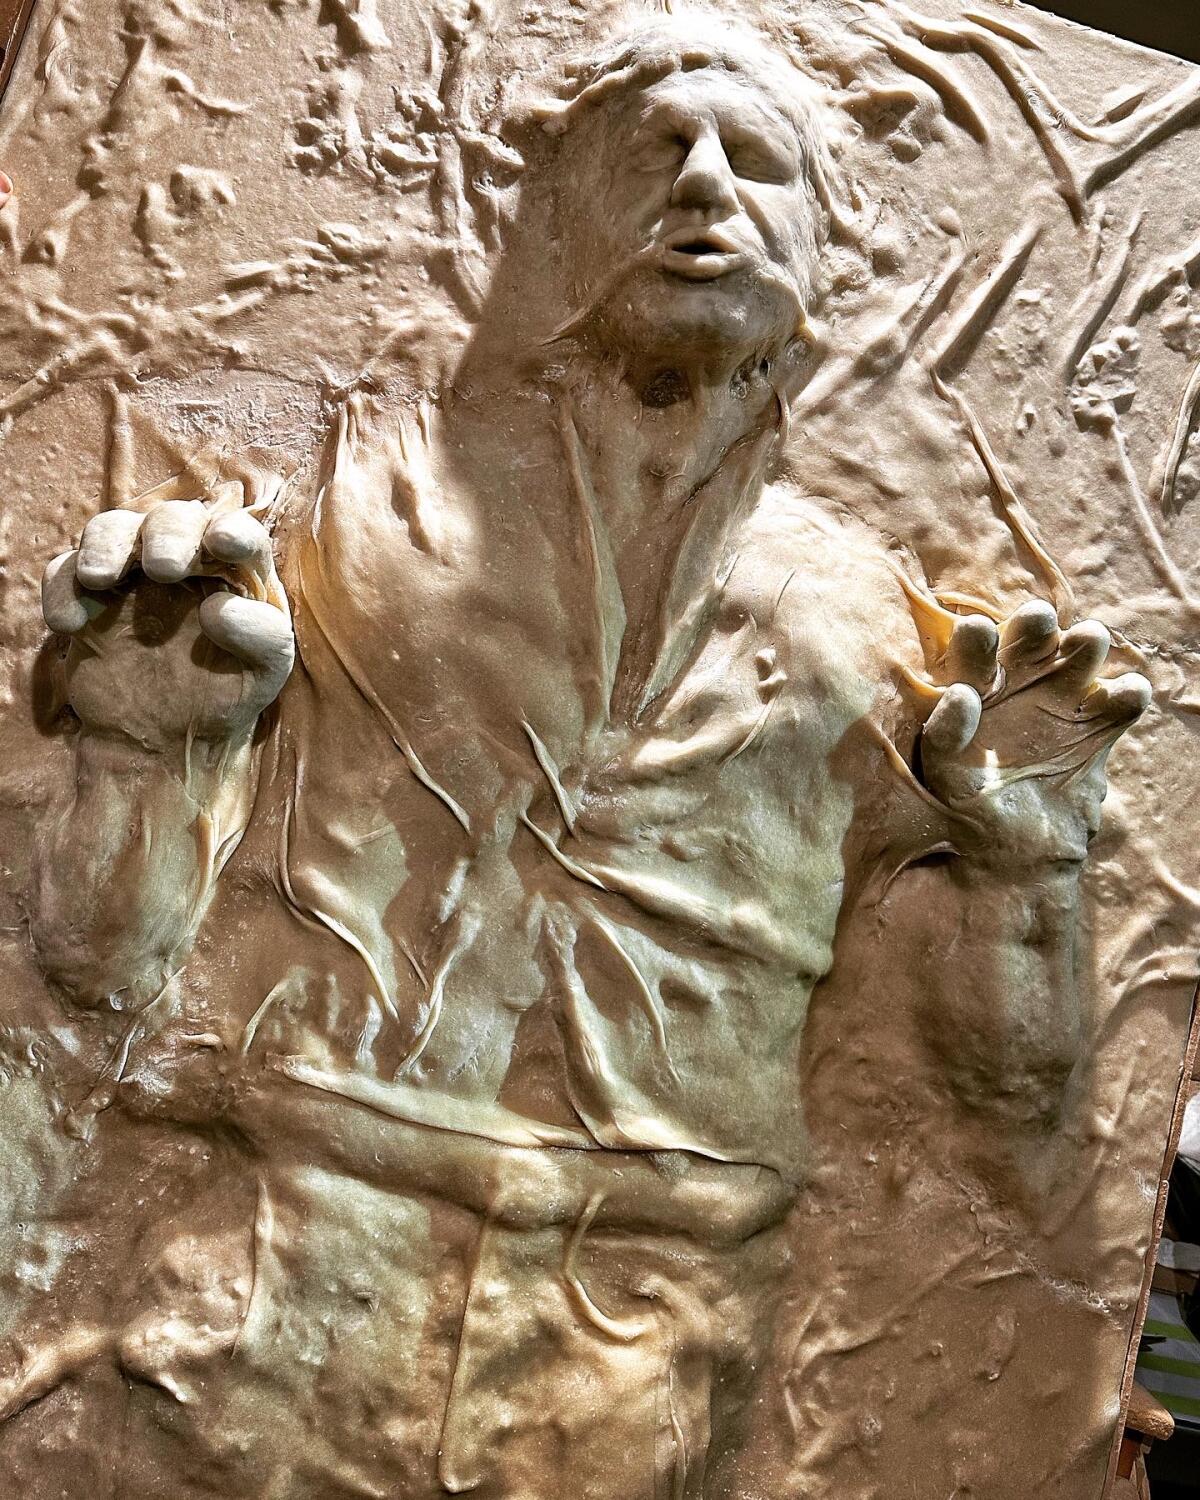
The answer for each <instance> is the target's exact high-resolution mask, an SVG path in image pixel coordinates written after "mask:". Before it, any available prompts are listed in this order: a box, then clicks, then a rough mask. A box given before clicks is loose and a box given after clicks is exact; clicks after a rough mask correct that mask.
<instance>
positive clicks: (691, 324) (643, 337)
mask: <svg viewBox="0 0 1200 1500" xmlns="http://www.w3.org/2000/svg"><path fill="white" fill-rule="evenodd" d="M802 319H803V302H802V299H801V296H800V293H799V290H798V289H797V287H796V286H795V284H794V282H793V281H792V280H791V279H790V278H789V277H787V276H786V275H785V274H784V273H782V272H781V271H779V270H776V269H775V268H774V267H768V266H764V265H762V264H761V263H759V264H755V265H750V266H745V267H741V268H739V269H737V270H733V271H729V272H727V273H726V274H725V275H723V276H719V277H717V278H715V279H713V280H711V281H696V280H691V279H689V278H688V277H686V276H681V275H673V274H671V273H669V272H666V271H664V270H662V268H661V267H660V266H658V265H655V264H653V263H651V264H647V263H644V262H643V263H642V264H637V265H634V266H633V267H631V268H630V270H629V272H628V274H627V275H625V276H622V277H620V278H619V279H617V280H616V281H615V282H614V283H610V284H609V285H608V286H606V287H605V288H604V289H603V292H602V294H601V295H600V296H599V297H598V298H597V299H596V300H595V301H594V302H593V304H592V306H591V308H590V310H589V313H588V315H587V317H586V323H587V327H588V329H589V331H590V332H591V333H592V334H593V336H595V337H597V338H598V339H599V341H600V342H601V344H602V345H603V346H604V347H605V348H606V349H607V350H608V351H609V352H611V353H613V354H616V355H618V356H620V355H625V356H627V357H631V358H633V359H635V360H636V361H638V362H639V363H640V362H644V361H646V360H650V361H653V362H659V361H661V362H663V363H665V364H673V363H677V364H681V365H688V364H694V363H697V362H699V363H712V362H716V363H720V364H726V363H729V362H732V363H735V364H737V363H740V362H741V361H743V360H745V359H748V358H750V357H751V356H754V355H758V356H759V357H763V356H766V355H769V354H771V353H773V352H775V351H777V350H778V349H780V348H782V347H783V346H784V345H785V344H786V343H787V342H788V341H789V340H790V339H791V338H792V337H793V335H794V334H795V332H796V329H797V326H798V324H799V323H800V322H801V321H802Z"/></svg>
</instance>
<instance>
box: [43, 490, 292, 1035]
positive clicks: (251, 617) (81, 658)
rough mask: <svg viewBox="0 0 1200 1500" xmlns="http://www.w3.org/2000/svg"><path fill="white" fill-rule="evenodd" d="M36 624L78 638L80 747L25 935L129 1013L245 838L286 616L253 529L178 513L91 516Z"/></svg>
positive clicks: (81, 995)
mask: <svg viewBox="0 0 1200 1500" xmlns="http://www.w3.org/2000/svg"><path fill="white" fill-rule="evenodd" d="M218 584H223V585H225V586H218ZM232 588H240V589H242V590H244V592H243V593H234V592H232V591H231V589H232ZM43 608H44V612H45V615H46V620H47V623H48V624H49V625H50V627H51V628H52V629H55V630H58V631H59V632H61V633H63V634H65V635H67V636H69V637H70V644H69V648H68V653H67V657H66V662H65V670H66V691H67V699H68V702H69V703H70V705H71V707H72V708H73V709H74V711H75V714H76V716H77V718H78V720H79V733H78V736H77V738H76V742H75V775H74V778H73V785H72V786H71V788H70V789H69V790H68V792H67V793H66V794H65V796H64V797H63V799H62V800H61V802H60V803H59V805H58V806H57V807H55V808H53V809H52V811H51V814H50V817H49V819H48V821H47V826H46V832H45V836H44V838H43V840H42V842H41V844H40V846H39V849H38V852H37V857H36V862H35V879H36V887H35V892H34V903H33V911H32V913H31V931H32V934H33V939H34V943H35V945H36V948H37V951H38V955H39V958H40V960H41V963H42V966H43V968H44V970H45V971H46V973H47V975H48V976H49V977H50V978H51V979H52V980H53V981H54V983H55V984H57V985H58V986H59V987H60V988H61V989H63V990H64V991H66V992H67V993H68V994H69V995H70V996H71V997H72V998H73V999H74V1000H75V1001H76V1002H78V1003H81V1004H85V1005H99V1004H105V1003H108V1004H110V1005H112V1006H113V1008H116V1009H122V1010H136V1009H138V1008H139V1007H141V1006H142V1005H145V1004H147V1003H149V1001H151V1000H153V999H154V997H155V996H156V995H157V994H158V993H159V992H160V991H161V990H162V987H163V985H164V984H165V983H166V982H167V980H168V979H169V978H170V976H171V975H172V974H173V973H175V972H176V971H177V970H178V969H179V967H180V966H181V965H182V963H183V962H184V960H185V958H186V956H187V953H188V950H189V949H190V947H191V945H192V942H193V940H194V938H195V935H196V931H197V929H198V927H199V925H200V922H201V920H202V919H203V917H204V913H205V911H206V910H207V908H208V905H209V902H210V900H211V898H212V894H213V890H214V888H215V884H216V880H217V876H218V875H219V873H220V870H221V868H222V866H223V865H224V863H225V861H226V860H227V859H228V857H229V855H230V854H231V853H232V852H233V850H234V848H236V846H237V843H238V841H239V839H240V838H241V835H242V833H243V832H244V830H245V827H246V823H247V820H248V818H249V812H250V807H251V805H252V801H253V792H254V777H255V755H254V749H253V736H254V727H255V723H256V721H257V718H258V715H259V713H260V712H261V710H262V709H263V708H264V707H265V706H266V705H267V704H268V703H269V702H270V701H271V700H272V699H273V698H274V697H275V695H276V694H277V693H278V691H279V689H280V687H282V684H283V681H284V679H285V678H286V676H287V674H288V671H289V670H290V667H291V663H292V652H293V646H292V634H291V624H290V619H289V616H288V614H287V611H286V600H285V599H284V597H283V594H282V590H281V589H280V587H279V585H278V580H277V578H276V577H275V572H274V567H273V564H272V562H271V553H270V541H269V538H268V537H267V535H266V532H265V531H264V530H263V528H262V527H261V526H260V525H259V524H258V522H257V521H254V520H253V519H252V518H251V517H249V516H248V515H246V514H245V513H244V512H240V511H235V512H221V513H214V511H213V510H212V509H210V508H209V507H207V506H205V505H204V504H203V503H202V502H199V501H175V502H166V503H164V504H161V505H159V506H157V507H156V508H154V509H153V510H152V511H150V512H149V513H148V514H147V515H145V516H142V515H141V514H139V513H136V512H130V511H109V512H106V513H104V514H103V515H101V516H98V517H96V518H95V519H94V520H93V521H92V522H91V523H89V526H88V528H87V529H86V530H85V532H84V536H83V539H82V540H81V543H80V547H79V549H78V551H77V552H73V553H67V554H64V555H63V557H61V558H57V559H55V561H54V562H53V563H52V564H51V565H50V567H49V568H48V569H47V573H46V579H45V582H44V585H43Z"/></svg>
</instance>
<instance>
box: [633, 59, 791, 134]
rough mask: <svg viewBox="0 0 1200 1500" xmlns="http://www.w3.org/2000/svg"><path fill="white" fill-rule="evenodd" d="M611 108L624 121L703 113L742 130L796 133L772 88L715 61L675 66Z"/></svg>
mask: <svg viewBox="0 0 1200 1500" xmlns="http://www.w3.org/2000/svg"><path fill="white" fill-rule="evenodd" d="M615 108H616V112H617V113H618V115H620V116H621V117H622V118H623V119H624V121H625V122H627V123H629V124H640V123H641V122H642V121H645V120H653V119H666V120H670V119H672V118H678V119H680V120H681V121H682V120H684V119H686V118H688V117H689V116H696V115H705V116H712V117H715V118H716V119H718V120H719V121H721V122H724V123H729V124H734V123H736V124H740V125H741V126H742V127H743V128H746V129H754V130H762V131H769V132H770V133H771V134H772V135H773V136H775V137H777V138H780V139H783V140H787V139H791V140H795V139H796V138H797V135H798V132H797V128H796V122H795V120H794V119H793V118H792V117H791V115H790V112H789V110H788V107H787V105H786V104H785V103H784V102H783V101H782V100H780V99H779V98H778V97H777V96H776V94H775V93H774V92H773V91H772V90H771V89H769V88H767V87H766V86H765V84H763V83H760V82H758V81H756V80H755V79H752V78H749V77H747V76H746V75H744V74H741V73H732V72H730V71H729V70H728V69H725V68H722V67H719V66H715V65H714V66H709V67H703V68H689V69H688V70H686V71H683V70H680V71H677V72H674V73H670V74H668V75H667V76H666V77H665V78H660V79H659V80H658V81H657V82H654V83H650V84H646V85H645V86H643V87H642V88H640V89H636V90H630V91H629V93H627V94H625V95H624V96H623V97H621V98H619V99H618V100H617V101H616V105H615Z"/></svg>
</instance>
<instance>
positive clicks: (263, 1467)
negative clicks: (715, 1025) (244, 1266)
mask: <svg viewBox="0 0 1200 1500" xmlns="http://www.w3.org/2000/svg"><path fill="white" fill-rule="evenodd" d="M252 1248H253V1264H252V1266H251V1267H250V1268H249V1270H250V1280H251V1281H252V1284H253V1285H252V1291H251V1292H250V1294H249V1297H248V1310H247V1312H246V1315H245V1318H244V1322H243V1325H242V1328H241V1332H240V1335H239V1337H238V1341H237V1345H236V1348H235V1350H234V1351H233V1353H232V1354H230V1353H229V1352H228V1351H225V1352H222V1354H221V1355H220V1356H219V1357H217V1358H214V1359H211V1360H208V1361H206V1362H205V1364H204V1367H203V1368H199V1367H197V1368H195V1369H192V1370H187V1369H181V1370H179V1371H176V1372H173V1373H172V1383H173V1385H174V1386H175V1391H176V1395H175V1397H174V1398H171V1397H170V1396H168V1395H164V1394H163V1393H162V1392H160V1391H154V1392H149V1393H148V1394H146V1395H145V1396H144V1399H145V1400H147V1401H150V1402H152V1403H154V1404H155V1410H154V1412H153V1413H152V1415H153V1418H154V1422H153V1425H154V1427H155V1428H156V1429H157V1430H158V1431H159V1432H160V1433H161V1434H162V1437H161V1438H156V1439H155V1442H156V1443H157V1444H158V1446H159V1449H160V1452H159V1456H158V1461H159V1463H161V1464H162V1465H163V1466H164V1468H163V1470H162V1472H163V1473H164V1474H165V1473H168V1472H169V1473H170V1474H171V1475H172V1479H171V1483H172V1484H174V1486H175V1488H174V1489H172V1488H171V1487H170V1484H168V1483H167V1482H166V1481H165V1480H164V1483H163V1488H162V1490H161V1493H162V1494H164V1495H166V1494H171V1495H172V1496H178V1495H182V1494H185V1493H186V1494H188V1495H189V1496H190V1495H192V1494H197V1495H202V1494H203V1495H206V1494H212V1495H213V1496H214V1497H215V1496H220V1497H222V1500H243V1497H246V1500H250V1497H253V1500H341V1497H343V1496H346V1497H349V1496H378V1497H387V1500H435V1497H442V1496H445V1495H446V1494H469V1495H472V1496H473V1497H476V1500H699V1497H701V1496H705V1497H709V1496H720V1495H724V1494H725V1493H726V1492H727V1482H729V1483H731V1482H732V1481H731V1476H733V1475H735V1474H736V1469H737V1454H738V1450H739V1446H740V1444H741V1442H742V1439H743V1428H744V1418H745V1416H746V1414H747V1411H748V1408H749V1406H750V1403H751V1401H752V1399H753V1397H754V1394H755V1374H756V1370H757V1368H758V1367H759V1366H760V1365H761V1364H762V1363H763V1356H764V1353H765V1349H766V1346H767V1345H768V1344H769V1340H770V1334H771V1328H772V1323H773V1306H774V1301H775V1295H776V1289H777V1288H779V1287H780V1286H781V1284H782V1281H783V1275H782V1271H783V1264H784V1256H785V1251H784V1242H783V1236H782V1234H781V1232H780V1230H779V1229H778V1228H775V1229H769V1230H764V1231H762V1232H761V1233H759V1234H757V1235H755V1236H754V1237H753V1238H752V1239H751V1240H749V1241H747V1242H746V1243H745V1244H743V1245H740V1246H736V1247H734V1248H732V1249H723V1250H716V1249H712V1248H706V1247H701V1246H698V1245H697V1244H696V1243H695V1242H694V1241H692V1240H691V1239H689V1238H687V1237H685V1236H682V1235H679V1236H668V1235H651V1234H647V1233H645V1232H641V1233H636V1234H633V1233H625V1232H622V1231H618V1230H616V1229H613V1228H611V1227H610V1228H606V1229H604V1230H595V1229H592V1228H590V1225H589V1217H588V1215H586V1214H585V1215H584V1217H583V1219H582V1220H581V1221H580V1222H578V1223H576V1224H574V1225H570V1226H555V1227H552V1228H546V1229H540V1228H539V1229H532V1230H528V1229H512V1228H507V1227H503V1226H501V1225H499V1224H496V1223H489V1222H486V1221H481V1220H480V1218H479V1217H478V1216H477V1215H475V1214H473V1213H470V1212H468V1211H466V1210H462V1209H458V1208H452V1207H449V1206H446V1205H443V1204H436V1203H431V1202H429V1201H428V1200H424V1199H418V1198H414V1197H409V1196H405V1195H404V1194H401V1193H396V1192H383V1191H382V1190H380V1189H377V1188H370V1187H367V1186H366V1185H364V1184H362V1183H359V1182H356V1181H354V1180H352V1179H348V1178H345V1177H342V1176H339V1175H335V1174H330V1173H326V1172H323V1171H320V1170H317V1169H313V1168H306V1169H297V1170H295V1171H294V1172H293V1173H292V1174H291V1175H290V1176H289V1177H288V1178H287V1179H286V1180H284V1181H282V1182H275V1183H272V1184H267V1185H266V1187H265V1188H264V1194H263V1200H262V1203H260V1211H259V1215H258V1222H257V1228H256V1233H255V1236H254V1243H253V1246H252ZM185 1472H186V1473H187V1474H188V1476H190V1477H192V1478H193V1479H194V1481H195V1483H196V1484H197V1486H198V1487H197V1488H195V1489H188V1488H186V1487H185V1486H184V1485H183V1484H182V1483H181V1482H180V1481H181V1480H182V1479H183V1478H184V1476H185ZM730 1492H731V1493H732V1492H734V1491H732V1490H730ZM129 1493H130V1494H131V1495H133V1494H137V1495H141V1494H143V1493H146V1494H154V1495H157V1494H158V1493H160V1491H159V1490H158V1489H156V1488H152V1489H145V1490H143V1489H138V1488H136V1487H135V1486H134V1485H132V1484H131V1485H130V1487H129Z"/></svg>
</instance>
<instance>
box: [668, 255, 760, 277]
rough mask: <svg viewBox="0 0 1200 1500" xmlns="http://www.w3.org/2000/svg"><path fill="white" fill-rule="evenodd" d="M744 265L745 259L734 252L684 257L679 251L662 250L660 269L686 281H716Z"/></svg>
mask: <svg viewBox="0 0 1200 1500" xmlns="http://www.w3.org/2000/svg"><path fill="white" fill-rule="evenodd" d="M745 264H746V257H745V256H744V255H739V254H737V253H736V252H728V251H723V250H714V251H713V252H712V253H711V254H709V255H685V254H684V253H683V251H681V250H664V251H663V258H662V268H663V270H664V271H668V272H670V274H671V275H672V276H683V277H684V278H686V280H688V281H716V280H717V278H718V277H720V276H728V275H729V273H730V272H731V271H739V270H741V268H742V267H743V266H744V265H745Z"/></svg>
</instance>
